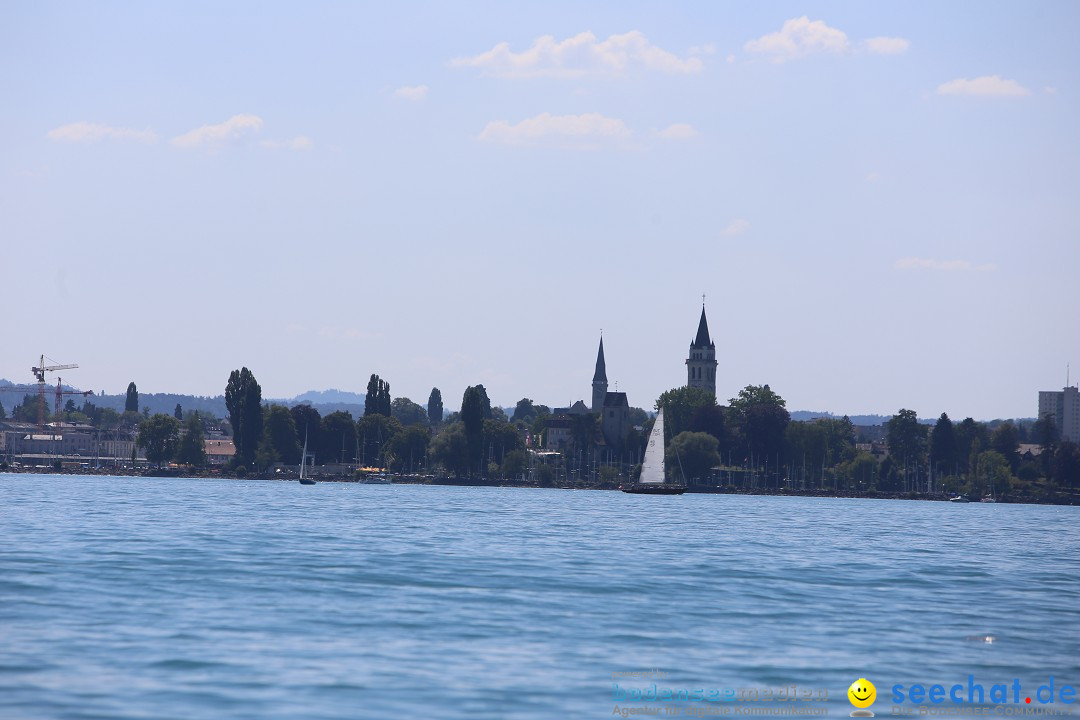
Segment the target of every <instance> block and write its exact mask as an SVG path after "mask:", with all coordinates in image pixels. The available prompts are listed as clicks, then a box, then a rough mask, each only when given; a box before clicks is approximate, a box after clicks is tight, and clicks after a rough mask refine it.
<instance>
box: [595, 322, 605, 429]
mask: <svg viewBox="0 0 1080 720" xmlns="http://www.w3.org/2000/svg"><path fill="white" fill-rule="evenodd" d="M606 395H607V364H606V363H605V362H604V336H603V334H601V335H600V349H599V350H598V351H597V353H596V372H594V373H593V376H592V411H593V412H594V413H598V412H601V411H603V409H604V397H605V396H606Z"/></svg>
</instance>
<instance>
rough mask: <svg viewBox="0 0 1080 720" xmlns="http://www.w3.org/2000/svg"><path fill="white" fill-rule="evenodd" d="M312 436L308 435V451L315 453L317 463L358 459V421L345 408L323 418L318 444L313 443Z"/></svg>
mask: <svg viewBox="0 0 1080 720" xmlns="http://www.w3.org/2000/svg"><path fill="white" fill-rule="evenodd" d="M312 437H313V436H309V437H308V447H309V448H310V449H309V451H308V452H314V453H315V462H317V463H320V464H322V463H337V462H342V463H344V462H354V461H355V460H356V459H357V457H356V423H355V422H353V416H352V415H351V414H350V413H347V412H345V411H343V410H339V411H337V412H332V413H330V414H329V415H327V416H326V417H324V418H323V419H322V424H321V425H320V427H319V432H318V445H312ZM369 462H370V461H369Z"/></svg>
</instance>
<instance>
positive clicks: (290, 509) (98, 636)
mask: <svg viewBox="0 0 1080 720" xmlns="http://www.w3.org/2000/svg"><path fill="white" fill-rule="evenodd" d="M0 543H2V544H0V717H3V718H155V719H159V718H305V719H307V718H396V717H400V718H469V719H470V720H474V719H476V718H570V717H573V718H594V717H595V718H607V717H612V712H613V709H614V707H615V706H616V705H624V706H627V703H619V702H616V701H615V700H614V698H615V693H616V690H615V688H614V685H615V684H618V685H619V687H620V689H627V688H629V689H638V690H639V691H647V690H648V689H649V688H651V687H652V684H653V683H654V682H657V683H658V684H659V686H660V687H671V688H706V689H710V688H770V687H771V688H781V687H785V686H790V685H797V686H798V687H799V688H800V689H801V688H813V689H827V691H828V693H829V702H828V703H827V704H826V705H825V707H827V709H828V714H829V716H832V717H846V716H847V715H848V712H849V711H850V710H851V709H852V708H851V706H850V705H849V704H848V702H847V698H846V694H845V693H846V691H847V688H848V686H849V685H850V684H851V683H852V682H853V681H854V680H855V679H857V678H859V677H866V678H868V679H870V680H872V681H873V682H874V683H875V684H876V685H877V688H878V696H879V700H878V703H877V705H875V707H874V709H875V710H876V711H877V712H878V715H879V716H881V715H887V714H888V712H889V701H888V699H887V698H888V695H889V692H890V691H889V688H891V687H892V686H893V685H894V684H897V683H902V684H907V685H910V684H913V683H922V684H927V685H928V684H932V683H943V684H945V685H946V686H949V685H952V684H955V683H964V684H965V687H966V684H967V682H968V675H969V674H973V675H974V676H975V680H976V682H980V683H982V684H983V685H985V686H986V688H987V689H988V690H989V687H990V685H991V684H993V683H1012V681H1013V680H1014V679H1020V680H1021V682H1022V683H1023V684H1024V688H1025V690H1024V691H1025V692H1028V691H1029V690H1030V692H1029V693H1028V694H1030V693H1033V692H1034V690H1035V687H1036V686H1038V685H1040V684H1043V683H1047V682H1049V678H1050V677H1051V676H1053V677H1054V679H1055V683H1056V684H1057V685H1058V686H1060V685H1062V684H1064V683H1069V684H1072V685H1074V686H1076V685H1080V508H1065V507H1046V506H1022V505H989V504H985V505H984V504H970V505H951V504H948V503H928V502H907V501H896V500H889V501H876V500H848V499H819V498H779V497H736V496H725V495H685V496H682V497H647V496H632V495H626V494H623V493H617V492H591V491H582V492H569V491H559V490H521V489H500V488H455V487H421V486H407V485H400V486H399V485H393V486H391V485H356V484H334V483H321V484H319V485H315V486H311V487H303V486H300V485H299V484H297V483H295V482H292V483H286V482H272V481H258V480H247V481H241V480H193V479H151V478H101V477H78V476H47V475H0ZM985 635H992V636H994V638H995V639H994V641H993V642H992V643H987V642H984V641H980V640H972V639H970V638H972V637H976V638H977V637H981V636H985ZM652 669H660V670H661V671H663V672H664V673H667V675H666V677H664V678H662V679H659V680H653V679H640V678H639V679H632V678H627V677H625V676H622V677H616V676H615V675H614V674H615V673H626V672H631V671H643V670H652ZM629 706H635V705H633V704H632V703H631V704H629ZM637 706H641V704H640V703H639V704H638V705H637ZM676 706H677V707H678V708H679V710H678V711H680V712H682V713H683V714H685V715H686V716H690V714H691V713H689V712H687V710H691V711H692V710H693V707H694V706H696V707H701V706H702V704H701V703H696V704H695V703H683V704H681V705H679V704H676ZM1073 713H1074V714H1078V713H1080V706H1074V709H1073Z"/></svg>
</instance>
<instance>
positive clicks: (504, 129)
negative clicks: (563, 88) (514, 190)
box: [479, 113, 632, 149]
mask: <svg viewBox="0 0 1080 720" xmlns="http://www.w3.org/2000/svg"><path fill="white" fill-rule="evenodd" d="M631 134H632V133H631V132H630V128H628V127H626V124H625V123H623V121H622V120H618V119H616V118H609V117H605V116H604V115H601V114H600V113H585V114H583V115H551V114H550V113H541V114H539V115H537V116H536V117H531V118H528V119H526V120H522V121H521V122H519V123H517V124H516V125H511V124H510V123H508V122H506V121H505V120H498V121H495V122H490V123H488V124H487V127H485V128H484V130H483V131H482V132H481V133H480V135H479V139H480V140H484V141H486V142H493V143H500V144H503V145H531V144H536V143H553V144H555V145H560V146H566V147H576V148H585V149H592V148H596V147H599V146H600V144H602V143H609V144H610V143H618V142H621V141H625V140H628V139H629V138H630V136H631Z"/></svg>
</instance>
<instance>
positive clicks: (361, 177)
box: [0, 2, 1080, 419]
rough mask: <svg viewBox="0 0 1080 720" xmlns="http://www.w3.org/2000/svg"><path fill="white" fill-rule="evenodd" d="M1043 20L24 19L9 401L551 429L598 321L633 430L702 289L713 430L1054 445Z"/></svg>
mask: <svg viewBox="0 0 1080 720" xmlns="http://www.w3.org/2000/svg"><path fill="white" fill-rule="evenodd" d="M1038 7H1039V8H1040V9H1041V11H1040V12H1030V11H1029V10H1028V8H1027V7H1026V6H1017V5H1015V4H1010V3H1005V2H991V3H979V4H968V5H965V4H949V5H947V6H939V4H931V3H921V4H920V3H875V4H873V5H860V4H836V3H822V2H804V3H780V4H769V5H762V6H759V5H747V6H730V5H715V4H711V3H689V4H685V5H680V6H679V7H677V8H667V7H661V6H657V5H653V4H648V3H637V2H631V3H624V4H620V5H619V6H618V7H616V8H612V7H609V6H606V5H599V4H589V3H585V4H581V3H560V2H555V3H545V4H543V5H525V6H518V7H514V8H510V7H504V6H501V5H499V4H493V3H486V2H469V3H463V4H455V6H454V7H443V6H440V5H438V4H431V5H423V6H420V7H419V8H416V9H414V10H412V11H406V10H404V9H402V8H398V7H394V6H388V7H374V6H360V5H349V4H316V5H312V6H305V7H303V8H300V7H292V6H288V5H276V4H262V3H236V4H230V5H228V6H220V5H216V4H213V3H206V4H196V5H195V6H185V7H184V8H179V7H169V6H143V5H138V4H128V3H123V2H116V3H106V4H99V5H95V6H94V7H89V6H82V5H78V4H71V3H64V2H41V3H12V4H8V5H6V6H4V7H3V8H2V9H0V27H2V28H3V30H0V33H3V38H4V42H3V43H0V90H2V91H3V92H4V94H5V96H6V97H8V98H11V99H12V103H13V104H12V107H13V108H14V109H13V110H11V111H9V112H8V113H6V114H5V117H3V118H2V119H0V129H2V130H3V132H0V158H2V159H0V197H3V198H4V199H5V200H4V203H3V205H0V237H3V238H4V243H3V247H2V258H3V261H4V262H3V267H2V268H0V277H2V278H3V281H4V283H5V290H6V296H7V299H8V302H7V305H8V307H9V310H10V311H9V313H8V314H7V320H6V322H5V328H6V329H7V333H6V336H5V337H6V341H5V342H4V343H2V344H0V377H6V378H8V379H9V380H11V381H12V382H17V383H24V382H26V381H27V380H31V376H30V373H29V367H30V365H31V364H33V362H35V360H36V359H37V358H38V357H39V356H40V355H41V354H42V353H44V354H45V355H46V356H47V357H50V358H53V359H54V360H56V361H57V362H58V363H78V364H79V365H80V368H79V369H78V370H72V371H70V373H64V374H62V376H63V379H64V382H65V383H67V384H70V385H73V386H76V387H80V388H82V389H92V390H94V391H95V392H97V391H100V390H103V389H104V390H107V391H109V392H110V393H119V392H123V389H124V388H125V387H126V385H127V383H128V382H129V381H131V380H135V381H136V382H137V383H138V385H139V388H140V390H142V391H143V392H177V393H183V394H193V395H211V396H213V395H219V394H221V392H223V389H224V386H225V381H226V379H227V376H228V373H229V371H231V370H232V369H234V368H239V367H243V366H247V367H249V368H251V369H252V371H253V372H254V373H255V374H256V376H257V377H258V378H259V380H260V382H261V383H262V384H263V386H264V389H265V395H266V396H267V397H293V396H295V395H297V394H300V393H302V392H305V391H307V390H311V389H319V388H323V389H325V388H339V389H342V390H350V391H354V392H363V388H364V386H365V384H366V382H367V378H368V377H369V375H370V374H371V373H373V372H377V373H379V374H381V375H382V376H383V377H385V378H387V379H388V380H389V381H390V382H391V384H392V388H393V393H394V395H395V396H402V397H409V398H412V399H413V400H414V401H416V402H422V401H423V399H424V398H425V397H426V396H427V393H428V392H429V391H430V389H431V388H432V387H439V388H441V389H443V391H444V392H445V393H446V395H447V398H448V399H450V398H452V397H454V398H456V396H457V395H458V392H459V390H463V389H464V388H465V387H468V386H471V385H474V384H476V383H483V384H484V385H485V386H486V387H487V389H488V392H489V394H490V396H491V398H492V400H493V401H494V402H496V403H498V404H500V405H511V404H513V403H514V402H516V400H517V399H520V398H522V397H531V398H533V399H535V400H536V401H537V402H544V403H558V404H563V403H569V402H573V401H574V400H577V399H585V398H588V397H589V382H588V379H589V377H590V375H591V372H592V367H593V362H594V359H595V350H596V343H597V341H598V339H599V337H600V332H601V329H603V337H604V342H605V347H606V351H607V361H608V377H609V379H610V384H611V388H612V389H614V388H615V387H616V383H617V384H618V388H619V390H620V391H623V392H626V393H627V394H628V396H629V401H630V404H631V405H632V406H635V407H643V408H649V407H650V406H651V403H652V402H654V401H655V399H656V398H657V397H658V396H659V395H660V394H661V393H662V392H664V391H666V390H668V389H670V388H673V387H678V386H680V385H682V384H684V383H685V365H684V360H685V353H686V349H687V347H688V345H689V343H690V341H691V340H692V339H693V337H694V330H695V328H696V320H697V314H698V312H699V309H700V302H701V295H702V294H705V295H706V304H707V309H708V313H709V319H710V329H711V331H712V335H713V339H714V340H715V342H716V360H717V362H718V366H717V368H716V385H717V387H716V393H717V397H718V399H719V400H720V401H721V402H725V401H726V400H727V399H728V398H730V397H733V396H735V395H736V394H737V393H738V392H739V390H740V389H741V388H743V387H745V386H747V385H761V384H766V383H767V384H769V385H770V386H771V387H772V388H773V389H774V390H775V391H776V392H777V393H779V394H780V395H781V396H783V397H784V398H785V399H787V401H788V407H790V408H793V409H805V410H809V411H815V412H834V413H848V414H880V415H891V414H892V413H895V412H896V411H897V409H899V408H910V409H913V410H915V411H917V412H918V414H919V416H920V417H924V418H926V417H936V416H937V415H939V414H940V413H942V412H947V413H949V415H950V416H953V415H954V413H956V414H959V415H961V416H971V417H976V418H984V419H995V418H1003V417H1033V416H1035V415H1036V413H1037V408H1038V405H1037V398H1038V393H1039V391H1045V390H1057V389H1060V388H1061V387H1063V385H1064V384H1065V382H1066V365H1067V364H1069V363H1071V364H1074V365H1076V364H1078V363H1080V334H1077V333H1076V332H1075V331H1070V330H1069V329H1068V328H1069V327H1072V326H1073V325H1075V320H1074V319H1073V316H1074V315H1075V311H1076V308H1077V307H1080V302H1078V301H1080V290H1078V289H1077V287H1078V286H1077V284H1076V283H1075V281H1074V277H1073V276H1074V275H1075V271H1076V267H1077V266H1078V265H1080V263H1078V261H1080V243H1077V242H1076V238H1077V237H1080V208H1078V207H1077V206H1076V203H1075V201H1074V198H1075V196H1076V192H1077V189H1078V187H1080V137H1078V136H1077V134H1076V132H1075V128H1076V127H1078V126H1080V92H1078V89H1080V83H1078V80H1080V77H1078V74H1080V70H1078V69H1080V48H1078V46H1077V45H1076V43H1075V42H1074V39H1073V37H1072V34H1071V32H1070V28H1072V27H1075V25H1076V23H1077V21H1080V6H1077V5H1076V4H1074V3H1068V2H1047V3H1042V4H1039V5H1038ZM192 48H201V50H200V51H199V52H193V51H192ZM1076 374H1077V368H1074V369H1073V372H1072V375H1073V376H1075V375H1076ZM52 382H55V377H54V378H52ZM1071 382H1073V383H1075V380H1072V381H1071ZM451 402H456V399H455V400H452V401H451ZM8 409H9V410H10V408H8Z"/></svg>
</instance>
